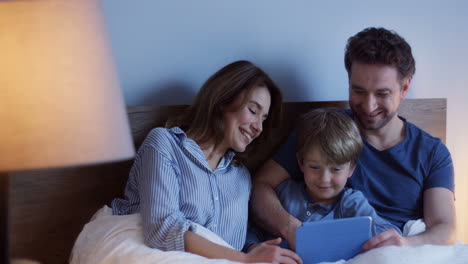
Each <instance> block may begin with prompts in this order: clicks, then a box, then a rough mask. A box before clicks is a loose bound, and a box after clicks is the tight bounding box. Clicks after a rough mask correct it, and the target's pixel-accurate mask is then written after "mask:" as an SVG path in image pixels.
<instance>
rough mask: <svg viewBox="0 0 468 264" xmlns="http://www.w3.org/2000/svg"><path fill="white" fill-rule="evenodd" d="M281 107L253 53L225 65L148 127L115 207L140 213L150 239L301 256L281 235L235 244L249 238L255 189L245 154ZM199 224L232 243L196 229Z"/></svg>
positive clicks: (181, 246)
mask: <svg viewBox="0 0 468 264" xmlns="http://www.w3.org/2000/svg"><path fill="white" fill-rule="evenodd" d="M270 106H271V107H270ZM280 107H281V93H280V91H279V89H278V87H277V86H276V85H275V84H274V83H273V81H272V80H271V79H270V78H269V77H268V75H266V74H265V73H264V72H263V71H262V70H261V69H259V68H258V67H256V66H255V65H253V64H252V63H250V62H248V61H237V62H234V63H231V64H229V65H227V66H225V67H224V68H222V69H221V70H219V71H218V72H217V73H215V74H214V75H213V76H211V77H210V78H209V79H208V80H207V81H206V83H205V84H204V85H203V86H202V88H201V89H200V91H199V93H198V95H197V97H196V99H195V102H194V104H193V105H192V106H190V107H189V108H188V109H187V110H186V111H185V113H184V114H183V115H181V116H180V117H178V118H175V119H173V120H169V121H168V123H167V124H166V128H155V129H153V130H152V131H151V132H150V133H149V135H148V136H147V138H146V140H145V141H144V142H143V144H142V146H141V147H140V149H139V151H138V154H137V156H136V158H135V163H134V165H133V167H132V169H131V172H130V177H129V180H128V183H127V186H126V189H125V199H115V200H114V201H113V202H112V210H113V214H114V215H126V214H134V213H141V216H142V222H143V233H144V238H145V243H146V244H147V245H148V246H149V247H153V248H158V249H161V250H166V251H167V250H180V251H184V250H185V251H187V252H191V253H195V254H198V255H201V256H205V257H208V258H225V259H230V260H235V261H240V262H274V263H281V262H284V263H295V262H300V259H299V258H298V257H297V255H295V254H294V252H292V251H289V250H285V249H281V248H279V247H276V246H275V244H277V243H279V241H280V239H276V240H271V241H267V242H265V243H263V244H262V245H260V246H259V247H256V248H255V249H253V250H252V251H251V252H249V253H247V254H244V253H242V252H240V251H238V250H240V249H242V247H243V245H244V242H245V237H246V229H247V214H248V201H249V197H250V190H251V179H250V174H249V172H248V170H247V169H246V168H245V167H244V166H243V165H242V160H243V158H244V157H245V156H247V155H248V153H249V152H251V151H253V150H255V144H258V142H260V141H261V139H262V137H263V138H265V137H267V136H268V132H271V127H272V124H273V123H275V122H277V120H278V118H279V113H280ZM263 130H265V133H262V131H263ZM254 140H255V143H252V142H253V141H254ZM241 153H242V154H244V156H243V155H242V154H241ZM200 226H202V227H204V228H207V229H208V230H210V231H212V232H213V233H215V234H217V235H218V236H219V237H221V238H222V239H223V240H224V241H226V242H227V243H228V244H230V245H231V246H232V247H233V248H234V249H231V248H228V247H224V246H220V245H218V244H215V243H212V242H210V241H209V240H207V239H205V238H204V237H202V236H200V235H198V234H196V229H197V228H199V227H200Z"/></svg>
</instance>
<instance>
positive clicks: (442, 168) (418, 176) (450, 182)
mask: <svg viewBox="0 0 468 264" xmlns="http://www.w3.org/2000/svg"><path fill="white" fill-rule="evenodd" d="M346 112H347V113H349V114H350V115H352V112H351V111H350V110H348V111H346ZM400 119H402V120H403V121H404V122H405V128H406V137H405V139H404V140H403V142H401V143H400V144H398V145H396V146H393V147H392V148H389V149H386V150H383V151H380V150H377V149H376V148H374V147H373V146H372V145H370V144H369V143H368V142H367V140H366V139H365V138H364V137H363V141H364V148H363V151H362V153H361V156H360V157H359V161H358V164H357V167H356V169H355V171H354V173H353V176H352V177H351V178H349V180H348V187H350V188H353V189H356V190H360V191H361V192H363V194H364V196H365V197H366V198H367V199H368V200H369V203H370V204H371V205H372V206H373V207H374V208H375V209H376V210H377V212H378V213H379V215H381V216H382V217H384V218H385V219H387V220H389V221H390V222H391V223H393V224H394V225H396V226H398V227H399V228H400V229H403V225H404V224H405V223H406V222H407V221H409V220H413V219H419V218H423V217H424V215H423V193H424V191H425V190H427V189H430V188H434V187H442V188H447V189H449V190H451V191H452V192H453V190H454V169H453V163H452V158H451V156H450V153H449V151H448V149H447V147H446V146H445V145H444V144H443V143H442V141H441V140H440V139H439V138H435V137H433V136H431V135H429V134H428V133H427V132H425V131H423V130H422V129H420V128H418V127H417V126H415V125H414V124H412V123H410V122H408V121H406V120H405V119H404V118H402V117H400ZM295 145H296V136H295V135H294V134H292V135H290V136H289V138H288V141H287V142H286V144H285V145H283V146H282V148H281V149H280V150H279V151H278V153H276V155H275V157H274V160H275V161H276V162H277V163H278V164H280V165H281V166H282V167H283V168H285V169H286V170H287V171H288V173H289V175H291V176H292V177H294V176H295V175H302V173H301V172H300V170H299V167H298V165H297V161H296V155H295Z"/></svg>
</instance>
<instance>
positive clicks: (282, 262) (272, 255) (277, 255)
mask: <svg viewBox="0 0 468 264" xmlns="http://www.w3.org/2000/svg"><path fill="white" fill-rule="evenodd" d="M280 243H281V238H276V239H272V240H267V241H265V242H263V243H260V244H257V245H255V246H251V247H250V250H249V253H247V259H246V262H247V263H255V262H268V263H272V264H302V260H301V258H300V257H299V256H298V255H297V254H296V253H294V252H293V251H291V250H289V249H285V248H281V247H279V246H278V245H279V244H280Z"/></svg>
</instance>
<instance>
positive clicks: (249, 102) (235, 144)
mask: <svg viewBox="0 0 468 264" xmlns="http://www.w3.org/2000/svg"><path fill="white" fill-rule="evenodd" d="M246 96H247V97H248V98H245V97H246ZM244 99H246V100H244ZM242 102H245V104H244V105H242V106H241V107H240V108H239V106H240V105H241V104H242ZM270 104H271V97H270V92H269V91H268V89H267V88H266V87H265V86H257V87H254V88H253V89H252V90H251V91H250V93H247V91H244V92H242V93H241V94H240V95H238V96H237V98H236V99H235V100H234V102H232V103H231V104H229V105H228V106H227V107H226V108H225V110H224V117H223V118H224V129H225V130H224V131H225V132H224V139H223V141H222V143H221V146H222V147H225V148H226V150H227V149H233V150H234V151H236V152H243V151H245V149H246V148H247V145H249V144H250V143H251V142H252V141H253V140H254V139H255V138H256V137H258V136H259V135H260V133H262V130H263V125H262V123H263V121H265V119H266V118H267V117H268V111H269V110H270Z"/></svg>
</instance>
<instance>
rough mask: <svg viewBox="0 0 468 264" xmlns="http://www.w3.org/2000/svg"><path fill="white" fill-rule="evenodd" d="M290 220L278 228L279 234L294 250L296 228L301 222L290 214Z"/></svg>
mask: <svg viewBox="0 0 468 264" xmlns="http://www.w3.org/2000/svg"><path fill="white" fill-rule="evenodd" d="M289 218H290V220H289V222H288V224H287V225H286V226H285V228H283V229H282V230H280V233H281V235H282V236H283V237H284V239H286V240H287V241H288V243H289V246H290V247H291V249H292V250H296V229H297V228H298V227H299V226H301V224H302V222H301V221H299V220H298V219H297V218H295V217H293V216H290V217H289Z"/></svg>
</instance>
